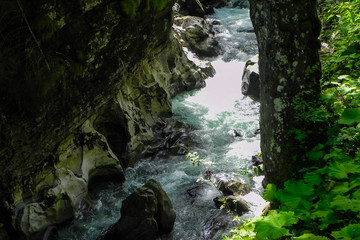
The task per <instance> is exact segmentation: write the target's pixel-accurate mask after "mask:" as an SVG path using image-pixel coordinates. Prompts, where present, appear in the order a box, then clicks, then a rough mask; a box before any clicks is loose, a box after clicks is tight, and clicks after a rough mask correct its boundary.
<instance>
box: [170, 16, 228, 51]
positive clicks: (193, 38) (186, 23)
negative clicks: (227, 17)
mask: <svg viewBox="0 0 360 240" xmlns="http://www.w3.org/2000/svg"><path fill="white" fill-rule="evenodd" d="M174 24H175V25H177V26H179V28H178V29H177V32H178V33H179V35H181V38H182V39H184V45H185V46H186V47H188V48H189V49H190V50H191V51H192V52H194V53H195V54H196V55H197V56H198V57H200V58H202V57H215V56H218V55H219V54H220V52H221V48H220V46H219V43H218V42H217V41H216V40H215V38H214V31H213V30H212V25H210V24H209V23H208V22H207V21H205V20H204V19H203V18H199V17H191V16H186V17H177V18H175V21H174Z"/></svg>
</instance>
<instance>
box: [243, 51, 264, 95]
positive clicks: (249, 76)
mask: <svg viewBox="0 0 360 240" xmlns="http://www.w3.org/2000/svg"><path fill="white" fill-rule="evenodd" d="M258 61H259V57H258V56H255V57H253V58H251V59H250V60H248V61H247V62H246V64H245V67H244V72H243V75H242V83H241V92H242V94H243V95H245V96H249V97H250V98H251V99H253V100H254V101H260V77H259V65H258Z"/></svg>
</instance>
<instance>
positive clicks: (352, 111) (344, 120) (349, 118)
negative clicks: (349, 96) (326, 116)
mask: <svg viewBox="0 0 360 240" xmlns="http://www.w3.org/2000/svg"><path fill="white" fill-rule="evenodd" d="M357 122H360V108H349V109H345V110H344V112H343V114H342V115H341V117H340V119H339V123H340V124H345V125H353V124H354V123H357Z"/></svg>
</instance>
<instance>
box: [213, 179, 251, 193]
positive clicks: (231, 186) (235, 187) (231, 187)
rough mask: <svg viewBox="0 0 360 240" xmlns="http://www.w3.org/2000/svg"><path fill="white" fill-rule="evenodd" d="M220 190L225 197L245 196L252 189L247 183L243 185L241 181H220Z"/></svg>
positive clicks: (218, 184) (218, 183)
mask: <svg viewBox="0 0 360 240" xmlns="http://www.w3.org/2000/svg"><path fill="white" fill-rule="evenodd" d="M217 187H218V189H219V190H220V191H221V192H222V193H223V194H224V195H225V196H228V195H235V196H239V195H245V194H247V193H249V192H250V190H251V188H250V186H249V185H247V184H245V183H241V182H239V181H228V182H224V181H218V182H217Z"/></svg>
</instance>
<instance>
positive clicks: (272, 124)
mask: <svg viewBox="0 0 360 240" xmlns="http://www.w3.org/2000/svg"><path fill="white" fill-rule="evenodd" d="M250 6H251V8H250V15H251V20H252V22H253V25H254V28H255V33H256V36H257V41H258V45H259V55H260V56H259V68H260V82H261V83H260V102H261V108H260V128H261V150H262V156H263V160H264V170H265V177H266V181H267V183H274V184H276V185H279V186H281V185H282V184H283V183H284V181H286V180H287V179H289V178H291V177H292V176H293V173H294V172H296V171H297V170H299V169H301V168H302V167H304V166H303V164H304V163H302V162H301V155H302V154H303V152H302V151H301V150H300V149H301V148H299V147H298V145H299V141H298V140H296V139H295V136H294V135H293V134H291V132H294V130H295V129H304V126H303V124H304V123H303V122H302V121H301V119H300V116H299V114H300V113H299V112H297V111H296V110H295V106H296V104H297V103H298V102H299V100H301V101H306V102H308V103H310V102H315V101H316V100H317V98H318V95H319V92H320V82H319V79H320V76H321V67H320V60H319V54H318V49H319V47H320V42H319V40H318V36H319V34H320V29H321V23H320V21H319V19H318V16H317V11H316V0H250ZM305 144H306V143H305Z"/></svg>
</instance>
